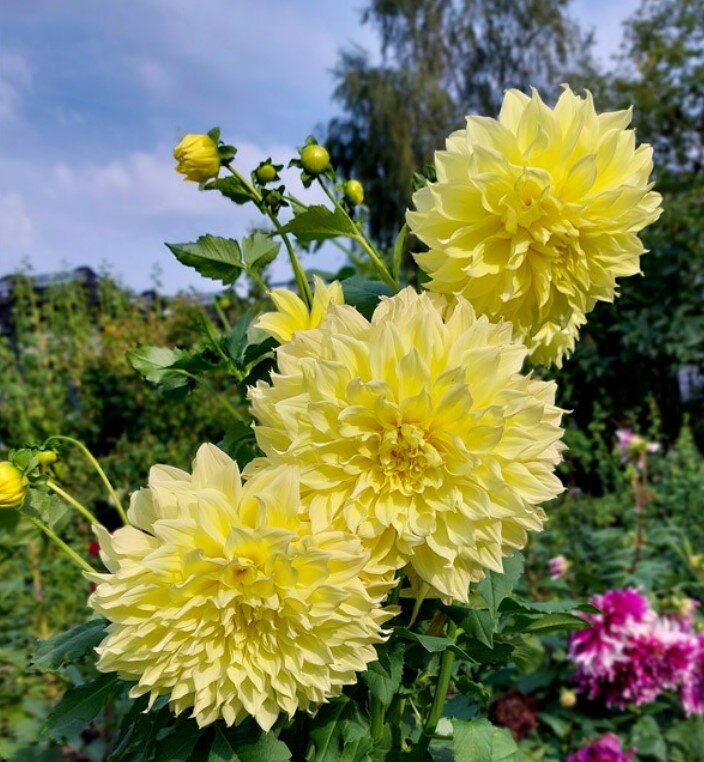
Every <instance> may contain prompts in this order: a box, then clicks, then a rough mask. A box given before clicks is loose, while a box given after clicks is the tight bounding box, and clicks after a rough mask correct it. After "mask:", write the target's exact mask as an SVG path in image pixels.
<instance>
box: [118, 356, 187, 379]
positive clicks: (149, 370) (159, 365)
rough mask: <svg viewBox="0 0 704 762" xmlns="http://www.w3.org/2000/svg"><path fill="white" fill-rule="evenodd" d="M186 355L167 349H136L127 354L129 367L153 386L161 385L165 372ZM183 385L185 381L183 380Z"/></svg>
mask: <svg viewBox="0 0 704 762" xmlns="http://www.w3.org/2000/svg"><path fill="white" fill-rule="evenodd" d="M185 354H186V353H185V352H184V351H183V350H182V349H170V348H169V347H138V348H137V349H130V350H129V351H128V352H127V359H128V360H129V363H130V365H132V367H133V368H134V369H135V370H136V371H137V372H139V373H141V374H142V375H143V376H144V378H146V379H147V381H150V382H151V383H153V384H158V383H161V381H162V379H163V378H164V376H165V375H166V371H167V370H169V369H170V368H171V366H172V365H174V364H175V363H176V362H177V361H178V360H179V359H181V358H182V357H183V356H184V355H185ZM184 383H186V380H185V379H184Z"/></svg>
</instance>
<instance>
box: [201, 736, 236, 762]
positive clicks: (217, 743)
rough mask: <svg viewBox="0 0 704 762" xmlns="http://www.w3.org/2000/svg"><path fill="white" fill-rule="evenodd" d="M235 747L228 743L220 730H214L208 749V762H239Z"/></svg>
mask: <svg viewBox="0 0 704 762" xmlns="http://www.w3.org/2000/svg"><path fill="white" fill-rule="evenodd" d="M239 759H240V758H239V757H238V756H237V754H236V753H235V747H234V746H233V745H232V744H231V743H230V741H229V740H228V739H227V737H226V736H225V734H224V733H223V732H222V730H221V729H220V728H216V729H215V738H214V739H213V745H212V746H211V747H210V754H208V762H239Z"/></svg>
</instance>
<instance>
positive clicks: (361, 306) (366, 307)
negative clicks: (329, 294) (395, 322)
mask: <svg viewBox="0 0 704 762" xmlns="http://www.w3.org/2000/svg"><path fill="white" fill-rule="evenodd" d="M341 285H342V292H343V294H344V295H345V304H349V305H350V306H352V307H355V308H356V309H357V311H358V312H361V314H362V315H364V317H366V318H370V317H371V316H372V313H373V312H374V310H375V309H376V307H377V305H378V304H379V297H380V296H391V295H392V293H393V292H392V291H391V289H390V288H389V286H387V285H386V283H382V282H381V281H379V280H368V279H367V278H363V277H362V276H361V275H355V276H353V277H352V278H346V279H345V280H343V281H341Z"/></svg>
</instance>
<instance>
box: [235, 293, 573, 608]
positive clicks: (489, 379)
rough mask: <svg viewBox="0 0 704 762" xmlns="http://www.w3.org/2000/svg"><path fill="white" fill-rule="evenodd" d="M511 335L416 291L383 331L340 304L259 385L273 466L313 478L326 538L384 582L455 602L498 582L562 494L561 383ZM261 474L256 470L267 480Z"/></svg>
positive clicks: (314, 512)
mask: <svg viewBox="0 0 704 762" xmlns="http://www.w3.org/2000/svg"><path fill="white" fill-rule="evenodd" d="M511 331H512V329H511V326H510V324H508V323H501V324H498V325H495V324H492V323H490V322H489V320H488V319H487V318H486V317H481V318H477V317H476V316H475V313H474V310H473V309H472V307H471V305H470V304H469V303H468V302H467V301H465V300H464V299H462V298H459V299H458V300H457V302H456V303H455V304H454V305H453V306H452V307H447V306H446V305H445V300H444V299H443V298H442V297H437V296H436V295H432V294H428V293H425V294H416V293H415V292H414V291H413V290H412V289H410V288H409V289H406V290H404V291H402V292H401V293H400V294H397V295H396V296H394V297H392V298H387V299H384V300H383V301H382V302H381V303H380V305H379V306H378V307H377V309H376V311H375V312H374V315H373V317H372V320H371V322H369V321H367V320H366V319H365V318H363V317H362V316H361V315H360V314H359V313H358V312H357V311H356V310H355V309H353V308H352V307H349V306H346V305H343V306H339V307H335V306H331V307H329V309H328V316H327V318H326V320H325V321H323V323H322V324H321V326H320V328H318V329H317V330H313V331H307V332H305V333H302V334H297V335H296V336H294V337H293V340H292V341H291V343H289V344H286V345H284V346H283V347H281V348H279V350H278V353H277V359H278V367H279V370H278V373H272V383H271V385H268V384H266V383H265V382H263V381H260V382H259V383H258V384H257V386H256V387H255V388H252V389H250V398H251V401H252V411H253V414H254V416H255V417H256V418H257V419H258V421H259V424H258V425H257V426H256V427H255V432H256V436H257V441H258V443H259V445H260V447H261V448H262V449H263V450H264V452H265V453H266V455H267V456H268V458H267V460H266V461H264V462H265V463H266V462H274V463H296V464H299V465H300V468H301V486H302V499H303V502H304V504H305V505H306V506H307V509H308V511H309V514H310V518H311V522H312V524H313V526H314V528H315V527H325V526H328V525H332V526H335V527H340V528H342V529H349V530H351V531H352V532H354V533H355V534H357V535H358V536H360V537H362V538H363V539H364V542H365V544H366V545H367V546H368V547H369V548H370V549H371V550H372V561H371V562H370V566H369V567H368V568H370V569H371V568H373V569H374V571H375V572H376V573H379V574H381V573H383V572H384V570H385V569H388V568H393V567H399V566H402V565H403V564H404V563H405V562H406V561H407V560H410V562H411V564H412V565H413V568H414V569H415V570H416V572H417V573H418V574H419V575H420V577H421V578H422V579H423V580H424V581H426V582H427V583H428V584H430V585H432V586H433V587H434V588H436V589H437V590H438V591H439V592H440V593H441V594H442V595H445V596H452V597H454V598H457V599H460V600H466V598H467V592H468V585H469V582H470V580H477V579H481V577H482V576H483V569H484V568H490V569H496V570H500V569H501V568H502V561H501V558H502V555H503V554H505V553H507V552H508V551H509V550H510V549H512V548H518V547H522V546H523V545H524V543H525V541H526V532H527V531H528V530H531V529H534V530H537V529H540V528H541V526H542V524H543V520H544V518H545V516H544V513H543V511H542V510H541V509H540V508H537V507H536V504H537V503H540V502H542V501H544V500H549V499H550V498H553V497H554V496H555V495H557V494H558V493H559V492H560V491H561V490H562V487H561V484H560V482H559V480H558V479H557V478H556V476H555V475H554V473H553V471H554V467H555V464H556V463H557V462H558V461H559V460H560V451H561V444H560V442H559V439H560V437H561V434H562V430H561V429H560V425H559V424H560V418H561V411H560V410H559V409H557V408H556V407H555V405H554V397H555V386H554V384H552V383H547V382H544V381H539V380H536V379H533V378H531V377H529V376H525V375H522V374H521V366H522V363H523V360H524V358H525V356H526V349H525V347H524V346H523V345H522V344H520V343H518V342H517V341H513V340H512V338H511ZM258 466H259V464H258V463H257V462H256V461H255V462H254V463H253V464H250V467H248V468H249V469H250V471H252V472H255V473H256V470H257V468H258Z"/></svg>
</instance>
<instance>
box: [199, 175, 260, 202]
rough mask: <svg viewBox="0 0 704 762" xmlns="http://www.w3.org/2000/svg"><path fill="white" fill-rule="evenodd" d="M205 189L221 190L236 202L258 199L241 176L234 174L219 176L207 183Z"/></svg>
mask: <svg viewBox="0 0 704 762" xmlns="http://www.w3.org/2000/svg"><path fill="white" fill-rule="evenodd" d="M205 190H216V191H220V193H222V195H223V196H225V198H229V199H230V201H234V202H235V204H246V203H247V202H249V201H255V200H256V198H255V196H254V194H253V193H252V190H251V189H250V188H248V187H247V185H245V183H244V182H242V180H241V179H240V178H239V177H235V176H234V175H233V176H231V177H230V176H228V177H219V178H218V179H217V180H213V181H212V182H209V183H207V184H206V185H205Z"/></svg>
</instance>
